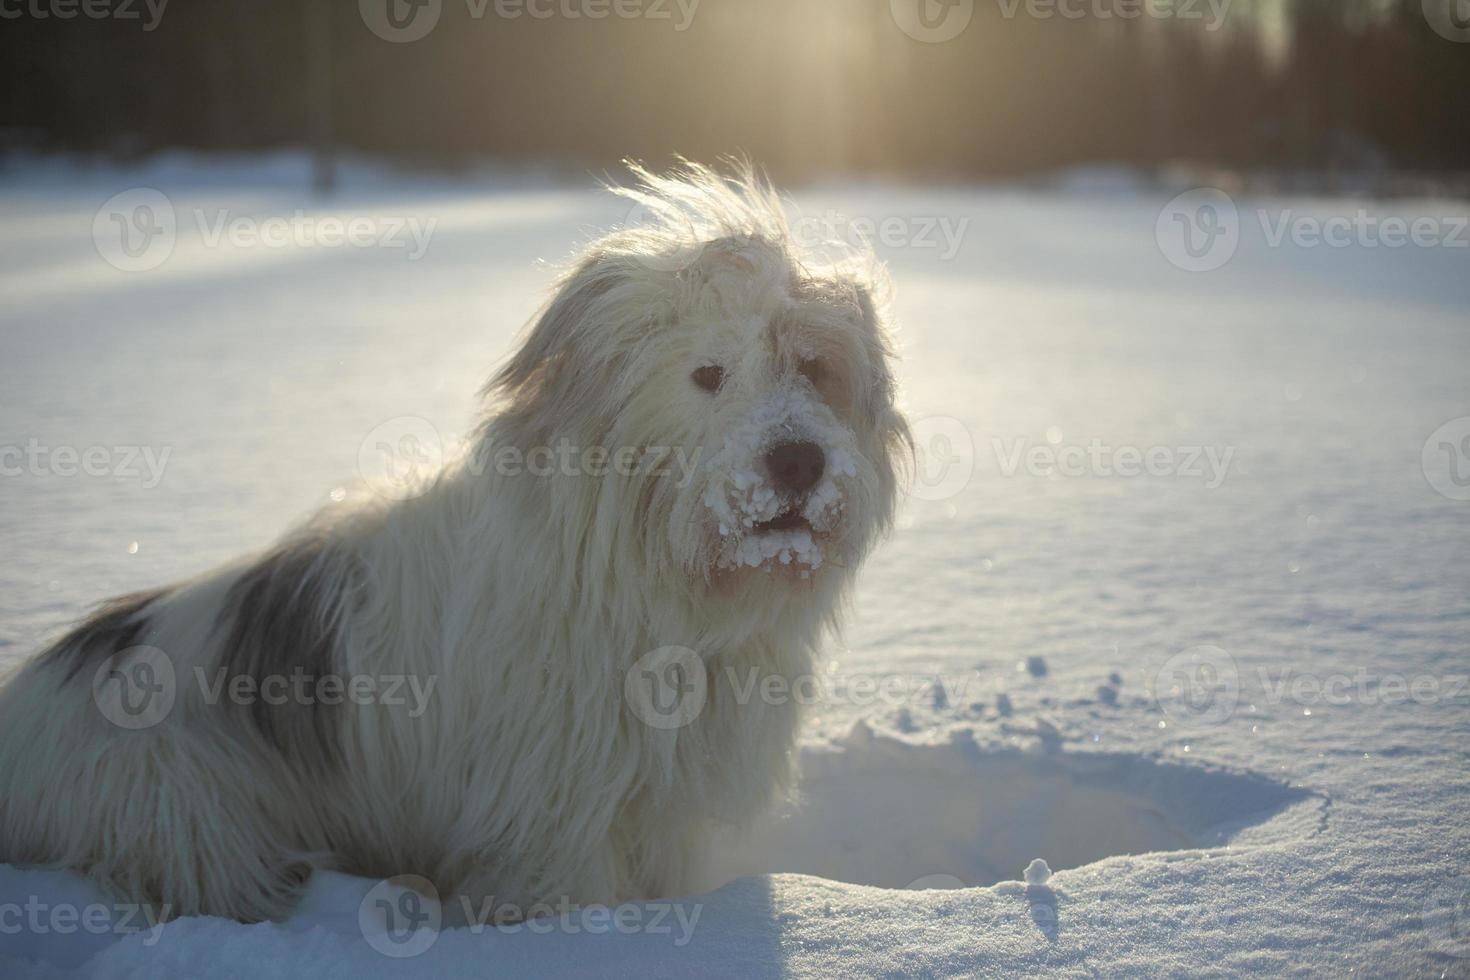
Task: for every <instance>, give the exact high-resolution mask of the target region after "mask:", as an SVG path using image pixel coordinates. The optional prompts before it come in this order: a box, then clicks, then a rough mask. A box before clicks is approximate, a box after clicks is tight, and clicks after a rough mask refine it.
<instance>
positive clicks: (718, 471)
mask: <svg viewBox="0 0 1470 980" xmlns="http://www.w3.org/2000/svg"><path fill="white" fill-rule="evenodd" d="M854 452H855V449H854V445H853V438H852V434H851V433H850V432H849V431H848V430H847V429H846V428H845V427H843V426H842V425H841V424H839V423H838V422H837V421H836V420H835V419H833V418H832V417H831V415H830V413H828V412H826V411H825V410H819V409H818V408H817V407H815V406H814V405H813V404H812V403H811V402H810V401H809V400H807V399H804V398H800V397H798V396H794V395H790V394H785V395H780V396H777V397H776V398H773V399H770V400H769V401H767V402H765V403H763V404H762V405H761V406H760V407H759V408H758V409H757V410H756V411H755V412H753V413H752V415H751V417H750V418H749V419H748V420H747V421H746V423H745V424H744V425H742V426H741V427H740V428H739V429H737V430H736V431H734V432H731V433H729V434H728V435H726V437H725V443H724V446H723V447H722V448H721V449H720V451H719V452H718V453H716V454H715V455H714V456H713V457H712V458H711V459H710V461H709V464H708V466H707V467H706V472H707V475H708V480H709V482H708V484H707V486H706V489H705V493H704V504H705V506H706V507H707V508H708V509H709V510H710V512H711V514H712V516H713V517H714V519H715V522H716V524H717V526H718V528H719V533H720V538H721V543H720V547H719V554H718V557H717V560H716V564H718V565H719V566H720V567H722V568H739V567H742V566H743V567H750V568H755V567H760V566H767V567H775V566H776V565H778V564H779V565H795V566H801V567H803V571H802V575H803V577H804V576H806V575H807V574H809V573H810V570H812V569H815V568H818V567H820V566H821V564H822V558H823V544H824V543H826V542H828V541H830V540H831V539H832V538H833V537H834V535H835V532H837V531H838V529H839V527H840V524H841V521H842V517H843V511H844V507H845V504H846V500H847V495H846V494H845V493H844V492H843V486H842V485H843V483H844V482H845V481H846V480H849V479H851V478H853V477H856V475H857V466H856V462H855V459H854Z"/></svg>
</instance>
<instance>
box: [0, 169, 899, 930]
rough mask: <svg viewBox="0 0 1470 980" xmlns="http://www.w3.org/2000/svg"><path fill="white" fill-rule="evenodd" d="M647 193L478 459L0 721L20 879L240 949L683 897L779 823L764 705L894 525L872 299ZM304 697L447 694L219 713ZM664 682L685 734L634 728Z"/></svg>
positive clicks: (152, 628) (680, 182)
mask: <svg viewBox="0 0 1470 980" xmlns="http://www.w3.org/2000/svg"><path fill="white" fill-rule="evenodd" d="M634 172H635V174H636V176H637V178H638V183H637V184H636V186H634V187H632V188H628V189H623V190H620V191H619V193H621V194H622V195H623V196H624V198H625V199H626V200H627V201H628V202H629V204H630V207H631V208H632V212H631V215H630V221H629V222H627V223H626V224H625V226H624V227H622V228H619V229H616V230H614V231H612V232H611V233H609V234H607V235H606V236H604V237H602V238H599V239H598V240H596V241H595V242H593V243H592V244H591V245H590V246H588V247H587V248H586V249H585V251H584V252H583V253H582V254H581V256H580V257H579V258H578V259H577V260H576V261H575V262H574V263H573V264H572V266H571V267H570V269H569V271H567V272H566V274H565V275H564V276H563V277H562V278H561V280H560V281H559V282H558V283H557V284H556V287H555V290H554V292H553V294H552V296H551V299H550V301H549V302H548V303H547V304H546V306H545V307H544V308H543V309H542V310H541V311H540V313H539V314H538V315H537V316H536V317H535V318H534V319H533V321H532V323H531V325H530V327H529V330H528V332H527V334H526V336H525V337H524V338H523V340H522V341H521V343H520V345H519V347H518V349H517V350H516V351H515V353H514V354H513V355H512V356H511V357H510V359H509V360H508V361H507V362H506V363H505V364H504V366H503V367H502V368H501V369H500V370H499V371H498V372H497V373H496V374H495V376H494V377H493V379H492V380H491V382H490V384H489V385H488V387H487V389H486V399H487V409H486V415H485V418H484V420H483V422H482V423H481V425H480V426H479V427H478V429H477V432H476V437H475V439H474V440H473V441H472V443H471V446H470V448H469V450H468V451H467V452H466V453H465V455H464V456H463V457H462V458H459V459H457V460H455V461H453V462H452V463H450V464H449V465H447V466H446V467H445V468H444V469H443V471H442V472H439V473H437V474H435V475H434V476H433V478H432V479H430V480H428V481H426V482H425V483H424V484H423V485H422V486H421V487H418V488H417V491H416V492H415V493H414V494H412V495H407V499H402V498H403V497H404V496H405V495H404V494H401V493H399V494H394V495H393V499H389V500H381V501H378V502H376V503H363V502H358V503H351V502H349V503H347V504H344V505H342V506H340V507H338V508H335V509H333V510H331V511H329V512H327V513H324V514H322V515H319V516H318V517H316V518H315V519H313V521H312V522H310V523H309V524H308V525H307V526H306V527H305V528H303V529H302V530H299V531H297V532H294V533H293V534H291V535H288V536H287V537H286V538H284V539H283V540H282V541H281V542H280V543H279V544H278V545H277V546H276V547H274V548H273V549H272V550H271V551H269V552H268V553H266V554H264V555H262V556H257V557H254V558H251V559H248V560H245V561H242V562H239V563H236V564H234V565H231V566H229V567H226V568H224V569H221V570H219V571H217V572H215V573H212V574H211V575H208V576H205V577H203V578H201V579H200V580H198V581H195V582H190V583H185V584H183V585H180V586H176V587H173V588H170V589H165V590H161V591H160V592H157V593H149V594H147V595H146V596H140V597H137V598H136V599H133V600H129V601H128V602H127V603H125V604H122V605H117V606H114V607H109V609H108V610H106V611H104V612H103V613H102V614H101V615H100V616H99V617H96V618H94V619H92V620H91V621H89V622H88V623H86V624H84V625H83V626H82V627H80V628H79V629H77V630H76V631H74V632H73V633H71V634H69V635H68V636H66V637H63V638H62V639H61V640H60V641H58V642H57V643H56V644H55V645H54V646H53V647H52V648H51V649H50V650H49V651H46V652H44V653H43V654H42V655H41V656H39V657H38V658H36V659H35V660H34V661H32V662H31V664H30V665H29V666H28V667H27V668H26V669H25V670H23V671H22V672H21V673H20V674H19V675H18V676H17V677H16V678H14V679H12V680H11V681H10V682H9V683H8V685H7V686H6V687H5V688H4V689H0V861H10V862H31V863H42V864H52V865H59V866H64V867H71V868H76V869H79V870H82V871H84V872H87V873H89V874H92V875H93V876H94V877H96V878H98V879H99V880H102V881H103V882H105V883H107V884H109V885H110V886H112V887H114V888H115V889H117V890H118V891H120V892H123V893H125V894H127V895H129V896H130V897H132V898H133V899H136V900H143V901H148V902H152V903H154V904H155V905H158V906H160V907H161V908H162V907H165V906H166V907H167V910H168V911H170V912H171V913H172V914H183V913H196V912H205V913H211V914H219V915H228V916H234V917H237V918H242V919H259V918H278V917H281V916H283V915H285V914H286V913H287V912H288V911H289V909H290V903H291V901H292V896H293V895H294V893H295V889H296V888H297V887H298V886H299V883H300V881H301V880H302V878H303V876H304V874H305V873H307V872H309V871H310V869H312V868H324V867H330V868H336V869H340V870H344V871H348V872H352V873H356V874H361V875H368V876H374V877H385V878H386V877H389V876H395V875H402V874H413V875H418V876H421V877H422V878H423V879H426V880H427V881H428V883H429V885H430V887H431V888H432V890H435V891H437V892H438V894H439V896H440V897H441V898H443V899H444V900H445V901H446V902H448V901H449V900H450V899H451V898H455V899H459V898H462V899H464V900H465V904H464V905H463V906H462V907H463V908H464V909H466V910H469V909H473V910H475V911H476V912H484V911H486V910H490V909H497V908H501V907H507V908H519V909H522V910H525V909H529V908H534V907H536V905H537V903H547V904H549V905H553V906H554V905H555V904H556V903H557V902H558V901H560V902H562V903H566V902H571V903H587V902H613V901H622V900H627V899H637V898H654V897H659V896H668V895H674V894H679V893H681V890H682V889H684V888H686V887H688V885H689V882H690V880H691V877H690V876H691V873H692V870H693V869H694V868H695V867H696V865H697V862H698V857H699V851H700V841H701V839H702V836H703V835H704V834H705V833H706V832H707V831H708V830H709V829H710V828H711V827H713V826H715V825H718V824H721V823H725V824H729V823H734V824H737V825H739V824H745V823H748V822H749V821H750V820H752V819H753V818H754V817H755V816H756V815H757V814H759V813H760V812H761V811H762V810H763V809H764V808H765V807H767V806H768V805H769V804H770V803H771V802H772V801H773V799H774V798H775V797H776V796H777V795H778V794H780V793H781V792H782V791H783V790H784V789H785V788H786V787H787V786H788V785H789V782H790V779H791V760H792V756H793V750H794V747H795V743H796V736H797V727H798V724H799V720H800V716H799V712H798V706H797V704H795V703H794V702H792V701H790V700H780V701H766V700H763V698H762V697H761V695H760V693H759V692H760V690H761V686H760V684H759V683H757V684H756V685H755V687H754V688H752V687H751V686H750V685H749V683H748V681H749V679H750V678H751V676H756V677H757V678H760V677H766V676H772V675H778V676H780V677H781V678H783V679H784V680H785V681H786V682H787V683H788V684H791V683H792V682H795V681H798V680H799V679H800V678H801V677H802V676H803V675H805V674H808V673H810V672H811V671H812V670H813V669H814V662H815V660H814V658H815V656H816V651H817V649H818V646H819V644H820V641H821V638H822V636H823V633H824V631H825V630H826V629H827V628H829V627H831V626H833V625H835V623H836V621H837V618H838V612H839V610H840V608H841V605H842V600H843V597H844V596H845V595H846V594H847V593H848V591H849V588H850V585H851V582H852V577H853V575H854V573H855V571H856V568H857V566H858V564H859V562H860V561H861V560H862V559H863V558H864V557H865V556H866V555H867V554H868V553H869V552H870V551H871V549H872V548H873V546H874V544H875V542H876V541H877V539H878V537H879V535H880V534H881V533H882V532H883V530H884V529H885V528H887V527H888V526H889V524H890V523H891V520H892V516H893V508H894V504H895V494H896V486H897V471H898V468H899V463H900V460H901V459H902V458H903V452H904V449H905V446H906V442H907V432H906V429H905V426H904V422H903V419H902V417H901V416H900V414H899V412H898V410H897V409H896V407H895V404H894V398H895V384H894V378H893V375H892V369H891V360H892V351H891V347H890V341H889V337H888V333H887V328H886V326H885V323H884V314H883V309H884V302H883V300H884V290H885V287H884V282H883V278H882V274H881V270H880V269H879V268H878V266H877V264H876V263H875V262H874V261H873V260H872V258H871V256H870V255H869V254H866V253H864V252H861V251H852V252H849V253H846V254H843V253H839V254H837V255H836V256H835V257H832V255H831V253H830V252H827V251H823V253H822V254H820V255H819V254H812V253H804V252H803V250H802V249H801V248H800V247H799V243H797V242H795V241H794V240H793V237H792V235H791V233H790V231H789V229H788V227H787V224H786V221H785V217H784V210H783V206H782V204H781V202H780V201H779V199H778V198H777V197H776V195H775V194H774V192H773V191H772V190H771V189H770V187H769V186H768V185H767V184H766V183H765V181H764V180H762V179H760V178H759V177H757V176H756V175H755V174H754V173H753V171H752V170H751V168H750V167H748V166H738V165H737V166H734V167H732V168H731V171H730V172H729V173H727V174H722V173H718V172H716V171H714V170H711V169H709V168H706V167H702V166H698V165H695V164H687V163H686V164H684V165H683V166H682V167H681V168H680V169H678V170H677V171H675V172H674V173H671V174H668V175H665V176H656V175H654V174H652V173H649V172H648V171H646V170H643V169H641V168H635V171H634ZM536 460H540V461H541V465H536V464H535V462H534V461H536ZM140 649H146V650H147V651H150V652H148V653H147V654H146V655H144V654H139V653H138V652H137V651H138V650H140ZM139 657H145V659H147V660H148V665H149V666H150V667H156V666H160V665H162V664H164V663H166V664H167V666H168V667H169V669H170V672H171V674H172V676H173V677H174V678H175V679H176V684H175V686H176V690H175V692H174V694H175V697H174V699H173V700H171V701H170V707H169V709H168V710H167V711H165V712H164V713H163V715H162V717H161V718H160V719H158V720H157V721H156V723H153V724H150V725H148V726H146V727H142V728H123V727H120V726H118V725H117V724H116V723H115V722H113V721H111V720H110V719H109V718H108V717H107V716H108V712H107V711H106V710H102V709H103V708H105V707H106V703H110V702H106V703H105V702H104V700H103V695H102V694H101V693H99V692H101V691H104V690H110V688H108V687H107V685H108V684H111V683H113V682H114V681H117V682H118V683H125V680H124V679H125V678H126V676H127V668H128V667H129V666H130V665H136V662H137V661H138V659H139ZM160 657H161V658H162V660H160V659H159V658H160ZM300 671H306V672H309V673H311V674H314V675H318V676H319V675H324V674H335V675H339V676H341V677H343V678H346V679H349V680H350V679H351V678H358V677H364V676H365V677H370V678H382V677H385V676H388V677H393V676H402V677H406V678H407V679H408V680H409V681H410V682H412V683H413V684H414V685H416V687H415V689H416V690H419V691H424V692H427V693H426V695H425V698H424V699H423V703H422V704H419V705H413V704H410V705H401V704H389V703H384V702H383V701H381V700H380V701H378V702H374V703H366V704H357V703H352V704H340V703H339V704H337V705H335V706H330V707H329V706H326V705H323V704H320V703H315V702H312V703H307V704H296V703H292V704H287V705H283V706H274V705H273V706H270V707H267V708H262V707H261V706H260V705H259V704H251V705H249V706H244V707H242V706H240V705H236V704H230V703H220V701H219V693H218V692H219V690H220V688H219V687H217V686H215V685H214V684H213V680H214V679H215V678H216V677H218V676H219V675H221V674H223V675H224V676H225V677H226V678H227V679H228V678H230V677H234V676H240V675H247V676H249V677H250V678H251V679H252V680H253V682H255V683H257V684H259V683H260V682H261V681H262V680H268V679H269V678H270V677H271V676H274V675H275V674H286V673H292V672H300ZM201 677H202V678H206V679H209V680H210V681H211V683H210V684H208V685H205V684H200V683H198V682H197V679H198V678H201ZM669 682H672V686H671V687H669V689H668V690H672V691H673V693H674V694H675V695H677V696H680V697H683V696H686V695H687V696H688V697H689V698H691V699H692V701H691V703H687V704H685V705H684V706H683V707H684V709H686V710H683V713H682V714H680V713H678V712H676V713H675V715H674V716H673V717H674V718H675V722H673V723H670V722H668V720H667V718H666V717H664V716H663V715H658V716H655V715H651V714H650V712H649V702H648V701H647V700H646V699H643V698H642V697H641V695H640V691H641V690H642V686H643V685H644V684H645V683H647V684H651V685H654V686H657V685H659V684H667V683H669ZM211 690H213V691H214V692H215V693H214V695H213V699H212V698H211V695H210V691H211ZM226 690H228V688H226ZM752 691H754V692H755V693H754V695H752ZM655 693H659V692H655ZM663 693H668V691H667V690H666V691H663ZM415 707H417V708H418V710H414V708H415ZM145 787H146V789H145Z"/></svg>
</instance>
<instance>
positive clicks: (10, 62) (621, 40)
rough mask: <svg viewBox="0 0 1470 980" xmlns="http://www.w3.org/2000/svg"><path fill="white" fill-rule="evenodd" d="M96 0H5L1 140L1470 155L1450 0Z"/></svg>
mask: <svg viewBox="0 0 1470 980" xmlns="http://www.w3.org/2000/svg"><path fill="white" fill-rule="evenodd" d="M78 2H90V0H0V13H3V15H4V16H3V19H0V80H3V84H0V148H9V149H17V148H19V149H43V150H68V151H85V152H95V153H100V154H106V155H110V156H122V157H131V156H139V155H144V154H148V153H152V152H155V151H159V150H163V149H172V148H194V149H204V150H246V149H262V148H275V147H283V146H285V147H296V146H313V145H314V146H316V147H317V148H318V149H321V150H328V149H330V150H332V151H333V152H337V153H366V154H373V155H384V156H389V157H393V158H399V159H402V160H405V161H409V162H415V163H421V164H428V165H432V166H446V167H455V166H461V165H469V164H473V163H475V162H477V161H482V160H486V159H491V160H509V161H518V162H524V163H526V164H550V165H566V166H575V167H592V168H601V167H606V166H611V165H613V164H615V163H616V161H617V160H618V159H620V158H622V157H625V156H631V157H634V158H639V159H642V160H645V161H647V162H649V163H652V164H655V165H658V164H660V163H662V162H664V161H666V160H667V158H668V157H669V156H671V155H672V154H674V153H681V154H684V155H687V156H689V157H692V158H695V159H711V158H713V157H715V156H717V155H719V154H722V153H729V152H744V153H747V154H749V155H750V156H751V157H752V158H754V159H755V160H757V161H759V162H761V163H762V164H764V165H765V166H766V167H767V168H768V169H769V170H770V171H771V172H772V173H773V174H774V175H775V176H777V177H778V178H780V179H799V178H803V177H809V176H815V175H825V174H842V175H861V174H873V175H884V176H908V177H913V178H922V179H933V178H943V179H948V178H969V177H981V176H997V175H1007V176H1008V175H1018V174H1027V173H1032V172H1038V171H1047V170H1052V169H1056V168H1063V167H1069V166H1075V165H1079V164H1086V163H1095V162H1110V163H1120V164H1127V165H1133V166H1138V167H1143V168H1149V167H1155V168H1156V167H1160V166H1164V165H1168V164H1171V163H1174V162H1179V161H1183V162H1186V163H1189V164H1191V165H1195V166H1210V167H1220V168H1231V169H1235V170H1242V171H1272V172H1276V173H1281V174H1290V173H1306V172H1311V173H1315V174H1331V173H1335V172H1342V173H1353V174H1364V173H1369V174H1371V173H1397V174H1403V173H1420V174H1426V175H1427V174H1435V173H1442V174H1449V173H1456V172H1459V173H1463V172H1465V171H1467V170H1470V43H1457V41H1456V40H1454V39H1450V38H1447V37H1446V36H1444V34H1443V32H1437V31H1436V30H1434V29H1432V28H1431V26H1430V17H1431V16H1432V12H1431V13H1426V10H1427V9H1430V8H1432V7H1433V5H1435V4H1439V5H1441V6H1442V13H1443V16H1445V17H1458V18H1460V20H1459V21H1452V23H1461V22H1464V23H1466V24H1467V25H1470V19H1467V15H1470V0H1233V2H1230V3H1228V9H1227V12H1226V14H1225V16H1224V17H1223V19H1222V20H1221V22H1220V23H1219V25H1218V29H1210V24H1211V23H1212V21H1213V20H1214V18H1213V15H1212V13H1211V4H1210V3H1209V2H1208V0H1175V2H1174V4H1173V6H1174V8H1177V9H1175V10H1174V13H1175V14H1176V16H1172V17H1165V16H1145V17H1140V18H1138V19H1131V20H1125V19H1120V18H1118V17H1106V16H1098V15H1097V13H1096V12H1097V10H1099V9H1101V10H1109V9H1118V8H1120V7H1121V6H1126V5H1127V2H1128V0H1074V3H1075V4H1076V5H1077V7H1078V9H1081V10H1083V11H1091V13H1088V14H1087V15H1086V16H1083V17H1080V18H1075V19H1073V18H1065V17H1062V16H1060V15H1055V16H1051V17H1038V16H1034V15H1031V14H1028V12H1027V10H1028V6H1027V3H1026V2H1025V0H1019V2H1020V7H1019V9H1016V8H1015V7H1014V6H1013V5H1012V4H1011V3H1010V2H1002V0H973V16H972V18H971V20H970V21H969V23H968V25H967V26H966V27H965V28H964V30H963V31H961V32H960V33H959V35H958V36H957V37H954V38H953V39H951V40H947V41H944V42H943V43H924V42H922V41H919V40H916V39H914V38H913V37H910V36H909V35H908V34H906V33H905V32H904V31H903V30H900V29H899V28H898V27H897V26H896V20H895V15H894V12H893V10H892V9H891V2H890V0H699V2H698V4H697V7H695V8H694V10H693V12H692V17H691V18H689V19H688V20H687V23H684V29H682V30H680V29H677V28H678V26H679V25H680V24H681V23H682V22H684V21H685V17H684V14H683V13H681V8H680V7H679V6H678V4H677V3H676V2H675V0H659V7H660V8H661V9H663V10H664V11H666V13H667V16H665V17H655V16H641V17H632V18H628V17H618V16H611V15H609V16H604V17H602V18H600V19H592V18H591V17H589V16H585V15H583V16H567V15H566V14H565V13H557V14H555V15H553V16H549V17H532V16H529V15H526V14H525V13H524V12H523V13H522V15H521V16H519V17H515V18H507V17H505V16H502V15H499V14H497V6H496V3H497V0H487V2H477V0H429V2H433V3H435V4H436V9H438V19H437V21H436V22H435V24H434V26H433V28H432V30H429V31H428V33H427V34H426V35H425V36H423V37H422V38H419V39H416V40H412V41H402V40H399V41H393V40H386V39H385V38H384V37H382V36H380V34H379V33H375V32H374V30H372V29H370V27H369V26H368V20H369V19H370V18H369V16H368V14H367V13H366V11H368V10H369V9H370V7H371V5H372V4H373V3H374V2H377V3H379V5H380V6H381V5H382V4H383V3H384V2H387V3H394V4H399V5H402V6H401V9H399V10H398V14H397V15H398V16H399V18H400V20H401V19H402V17H403V16H404V14H405V12H408V13H412V12H413V11H414V9H415V8H413V7H412V6H408V5H406V3H407V0H361V2H358V0H336V2H332V3H328V2H327V0H228V2H227V0H172V2H169V3H167V6H166V8H165V9H164V10H163V12H162V15H161V17H158V18H157V20H156V23H155V24H154V25H153V27H152V29H150V30H145V29H144V25H145V23H146V22H147V21H148V20H149V17H150V14H149V9H148V8H147V7H146V6H145V5H144V0H131V3H130V5H131V7H132V9H133V10H135V11H136V12H137V14H138V15H139V16H138V17H137V18H135V19H124V18H122V17H120V16H109V17H102V18H93V17H87V16H82V15H80V14H78V15H75V16H72V17H71V18H69V19H62V18H61V17H58V16H56V15H55V13H54V11H55V10H56V9H57V8H59V6H60V5H61V4H67V5H69V6H75V4H77V3H78ZM100 2H111V3H112V5H113V6H114V7H117V6H118V5H119V4H121V3H123V2H125V0H100ZM155 2H156V0H155ZM416 2H418V3H420V4H422V3H424V2H425V0H416ZM543 2H546V3H548V5H549V7H548V8H547V9H551V10H553V11H555V10H557V9H558V8H557V7H556V6H555V4H557V3H560V4H562V5H566V4H568V3H569V2H570V5H571V8H572V9H574V10H575V9H583V10H584V14H585V9H586V8H587V6H588V0H543ZM608 2H609V0H603V3H604V5H606V4H607V3H608ZM893 2H898V0H893ZM912 2H923V3H936V2H938V3H940V4H941V8H940V9H942V4H943V3H952V2H956V0H912ZM961 2H964V0H961ZM1219 2H1220V0H1215V5H1216V6H1218V4H1219ZM642 3H643V7H644V9H648V8H651V7H652V5H653V3H654V0H642ZM594 5H595V4H594ZM687 5H688V0H685V6H686V7H687ZM1153 7H1154V8H1157V9H1166V10H1167V9H1168V6H1167V0H1153ZM604 9H605V8H604ZM38 10H39V12H40V13H45V14H47V15H46V16H40V15H38ZM1008 10H1009V11H1012V13H1011V15H1010V16H1008V15H1007V11H1008ZM1186 10H1188V11H1193V13H1194V15H1195V16H1194V17H1193V18H1185V17H1183V16H1177V15H1179V14H1183V13H1184V12H1185V11H1186ZM1467 35H1470V31H1467Z"/></svg>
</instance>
